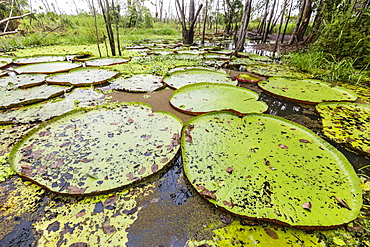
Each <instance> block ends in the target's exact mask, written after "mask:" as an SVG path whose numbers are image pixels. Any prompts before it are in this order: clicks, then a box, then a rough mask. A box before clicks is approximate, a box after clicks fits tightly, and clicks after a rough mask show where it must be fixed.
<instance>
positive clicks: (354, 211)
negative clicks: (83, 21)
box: [181, 112, 362, 228]
mask: <svg viewBox="0 0 370 247" xmlns="http://www.w3.org/2000/svg"><path fill="white" fill-rule="evenodd" d="M181 145H182V154H183V162H184V171H185V173H186V176H187V177H188V179H189V181H190V182H191V184H192V185H193V186H194V187H195V188H196V190H197V191H198V192H199V193H200V194H201V195H203V196H204V197H206V198H208V199H209V201H210V202H211V203H213V204H215V205H216V206H217V207H220V208H223V209H225V210H227V211H229V212H231V213H233V214H237V215H240V216H242V217H248V218H255V219H261V220H267V221H277V222H281V223H283V224H288V225H291V226H297V227H311V228H326V227H329V226H338V225H342V224H345V223H347V222H350V221H352V220H354V219H355V218H356V217H357V215H358V213H359V211H360V208H361V205H362V191H361V187H360V181H359V179H358V177H357V175H356V173H355V171H354V169H353V168H352V166H351V164H350V163H349V162H348V160H347V159H346V158H345V156H344V155H343V154H341V153H340V152H339V151H338V150H337V149H335V148H334V147H332V146H331V145H330V144H328V143H327V142H325V141H324V140H322V139H321V138H320V137H318V136H317V135H316V134H315V133H313V132H312V131H310V130H309V129H306V128H305V127H303V126H300V125H298V124H295V123H293V122H290V121H288V120H285V119H282V118H279V117H275V116H271V115H264V114H249V115H246V116H245V117H244V118H242V119H240V118H239V117H237V116H236V115H235V114H232V113H228V112H218V113H207V114H204V115H201V116H198V117H195V118H193V119H192V120H190V121H188V123H187V124H186V125H185V126H184V129H183V134H182V139H181Z"/></svg>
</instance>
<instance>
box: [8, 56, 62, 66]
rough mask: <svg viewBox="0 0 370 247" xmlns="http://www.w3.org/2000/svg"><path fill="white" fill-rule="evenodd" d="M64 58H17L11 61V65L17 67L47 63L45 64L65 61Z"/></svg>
mask: <svg viewBox="0 0 370 247" xmlns="http://www.w3.org/2000/svg"><path fill="white" fill-rule="evenodd" d="M65 60H66V57H65V56H61V55H36V56H31V57H18V58H15V59H14V60H13V63H15V64H19V65H25V64H34V63H47V62H60V61H65Z"/></svg>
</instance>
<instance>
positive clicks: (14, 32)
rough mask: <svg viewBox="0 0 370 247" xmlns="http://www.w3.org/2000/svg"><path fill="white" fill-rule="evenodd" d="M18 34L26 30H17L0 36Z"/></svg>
mask: <svg viewBox="0 0 370 247" xmlns="http://www.w3.org/2000/svg"><path fill="white" fill-rule="evenodd" d="M18 32H24V30H22V29H16V30H15V31H8V32H4V33H0V36H5V35H10V34H16V33H18Z"/></svg>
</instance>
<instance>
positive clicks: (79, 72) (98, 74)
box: [46, 68, 118, 86]
mask: <svg viewBox="0 0 370 247" xmlns="http://www.w3.org/2000/svg"><path fill="white" fill-rule="evenodd" d="M117 74H118V73H117V72H114V71H111V70H107V69H100V68H78V69H73V70H71V71H69V72H67V73H58V74H54V75H49V76H47V77H46V82H47V83H49V84H60V85H72V86H89V85H97V84H102V83H104V82H106V81H107V80H109V79H110V78H112V77H114V76H116V75H117Z"/></svg>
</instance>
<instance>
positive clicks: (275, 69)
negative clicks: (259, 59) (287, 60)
mask: <svg viewBox="0 0 370 247" xmlns="http://www.w3.org/2000/svg"><path fill="white" fill-rule="evenodd" d="M246 69H247V71H249V72H251V73H254V74H257V75H262V76H267V77H270V76H281V77H295V78H307V77H309V75H307V74H304V73H302V72H299V71H297V70H295V69H293V68H291V67H289V66H286V65H280V64H253V65H248V66H247V67H246Z"/></svg>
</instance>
